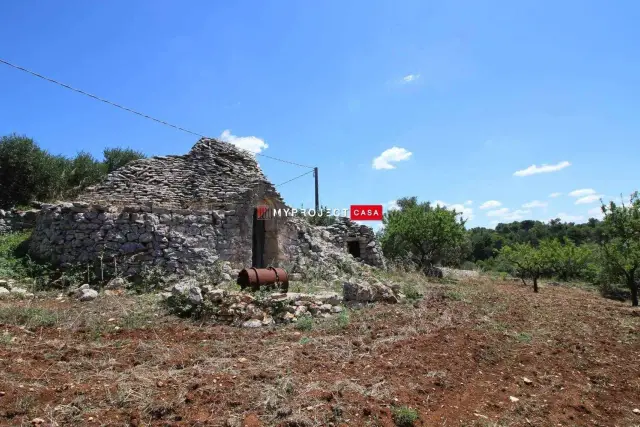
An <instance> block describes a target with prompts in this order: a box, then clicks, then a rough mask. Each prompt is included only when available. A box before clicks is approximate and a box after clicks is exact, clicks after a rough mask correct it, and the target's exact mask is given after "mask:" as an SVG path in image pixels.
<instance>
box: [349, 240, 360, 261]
mask: <svg viewBox="0 0 640 427" xmlns="http://www.w3.org/2000/svg"><path fill="white" fill-rule="evenodd" d="M347 250H348V251H349V253H350V254H351V255H353V257H354V258H360V242H359V241H357V240H352V241H350V242H347Z"/></svg>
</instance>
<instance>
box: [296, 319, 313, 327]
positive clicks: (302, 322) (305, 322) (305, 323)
mask: <svg viewBox="0 0 640 427" xmlns="http://www.w3.org/2000/svg"><path fill="white" fill-rule="evenodd" d="M295 328H296V329H297V330H299V331H310V330H311V329H313V317H311V316H301V317H299V318H298V321H297V322H296V326H295Z"/></svg>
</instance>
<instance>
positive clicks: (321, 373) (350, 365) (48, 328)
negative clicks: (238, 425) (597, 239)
mask: <svg viewBox="0 0 640 427" xmlns="http://www.w3.org/2000/svg"><path fill="white" fill-rule="evenodd" d="M384 279H385V280H388V281H394V282H401V281H407V282H406V283H410V284H411V286H413V287H415V288H416V289H417V290H418V291H419V293H420V294H422V295H423V298H422V299H420V300H419V301H417V302H416V303H415V304H413V303H408V304H397V305H377V306H372V307H367V308H363V309H360V310H350V311H349V312H348V313H347V314H346V315H345V317H344V318H342V319H340V317H338V316H336V317H335V318H334V319H333V320H329V321H325V322H317V323H314V326H313V328H312V329H311V330H305V331H298V330H296V329H295V328H294V327H293V326H289V327H279V328H276V329H270V328H265V329H262V330H257V331H255V330H244V329H237V328H232V327H227V326H212V325H206V324H204V325H199V324H195V323H192V322H190V321H188V320H182V319H177V318H174V317H171V316H167V315H166V313H165V312H163V311H162V310H161V309H160V308H159V307H158V305H157V300H156V299H155V297H152V296H148V295H141V296H121V297H115V296H114V297H108V296H101V297H100V298H99V299H98V300H96V301H94V302H91V303H84V304H83V303H78V302H76V301H67V300H64V299H63V300H56V299H52V298H43V299H36V300H17V301H3V302H0V323H1V324H0V370H2V372H3V375H2V377H1V378H0V391H2V392H4V393H5V396H2V397H0V424H2V425H28V424H29V421H30V420H31V419H32V418H35V417H41V418H44V419H45V420H48V421H55V422H57V423H58V424H59V425H74V426H75V425H78V426H81V425H131V424H132V423H138V425H222V424H223V423H224V422H225V420H226V419H228V418H230V417H235V418H236V419H237V420H242V419H243V418H244V417H246V416H247V415H249V414H254V415H257V416H258V418H259V419H260V420H261V421H262V422H263V423H264V424H265V425H277V424H278V423H279V422H280V421H282V420H283V419H285V418H287V417H289V418H292V417H299V418H300V417H302V418H304V419H306V420H307V421H308V422H311V425H328V423H334V425H338V424H340V423H345V424H347V425H353V426H360V425H362V426H364V425H385V426H388V425H390V424H389V423H392V418H393V417H392V409H393V408H396V407H402V406H406V407H410V408H415V409H416V411H417V412H418V414H419V420H418V421H417V423H418V425H420V423H421V425H429V426H436V425H447V426H448V425H468V426H471V425H474V426H475V425H477V426H480V425H483V426H519V425H558V424H562V425H584V424H590V425H602V426H604V425H612V424H615V425H633V423H634V422H636V423H637V422H638V419H637V415H635V414H633V413H632V412H631V410H632V409H633V408H635V407H639V406H640V398H639V397H638V396H640V393H639V392H640V380H638V378H640V375H639V372H638V367H637V354H638V352H639V351H640V335H639V332H638V331H639V330H640V316H637V315H635V314H634V313H637V310H633V309H631V308H629V307H627V306H626V305H625V304H622V303H617V302H613V301H608V300H604V299H601V298H600V297H598V296H597V295H596V294H594V293H593V292H587V291H584V290H581V289H576V288H569V287H543V288H542V289H541V293H540V294H537V295H536V294H533V293H532V292H531V290H530V289H529V288H528V287H527V288H525V287H524V286H522V285H520V284H517V283H513V282H500V281H495V280H494V279H490V278H486V277H479V278H472V279H468V280H465V281H464V282H460V283H454V282H450V281H449V282H446V281H445V282H438V283H432V282H430V281H428V280H426V279H425V278H424V277H420V276H417V275H415V274H413V273H398V274H396V275H386V276H385V277H384ZM403 283H404V282H403ZM524 377H527V378H530V379H531V381H532V384H531V385H527V384H525V383H524V382H523V380H522V378H524ZM509 396H515V397H518V399H519V401H518V402H516V403H513V402H510V401H509ZM90 417H92V418H93V420H94V421H92V422H90V421H89V418H90ZM198 423H200V424H198Z"/></svg>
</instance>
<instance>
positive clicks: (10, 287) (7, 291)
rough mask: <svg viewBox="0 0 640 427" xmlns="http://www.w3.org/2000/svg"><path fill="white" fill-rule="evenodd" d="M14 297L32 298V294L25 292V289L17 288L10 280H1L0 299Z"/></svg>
mask: <svg viewBox="0 0 640 427" xmlns="http://www.w3.org/2000/svg"><path fill="white" fill-rule="evenodd" d="M10 295H12V296H15V295H19V296H21V297H25V298H30V297H32V296H33V293H31V292H29V291H27V290H26V289H25V288H23V287H21V286H18V285H16V284H15V282H14V281H12V280H2V279H0V298H2V297H3V296H10Z"/></svg>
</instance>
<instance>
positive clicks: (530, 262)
mask: <svg viewBox="0 0 640 427" xmlns="http://www.w3.org/2000/svg"><path fill="white" fill-rule="evenodd" d="M500 256H501V257H502V259H504V260H505V261H506V262H508V263H509V264H511V266H512V269H513V272H514V274H515V275H516V276H517V277H519V278H520V279H522V282H523V283H524V284H525V285H526V284H527V282H526V281H525V279H531V280H532V281H533V292H538V279H540V277H542V276H543V275H545V274H547V273H549V272H550V271H551V270H552V268H553V243H552V242H551V241H549V240H543V241H542V242H540V245H539V247H537V248H536V247H534V246H533V245H532V244H531V243H514V244H513V245H509V246H505V247H504V248H502V250H501V251H500Z"/></svg>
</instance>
